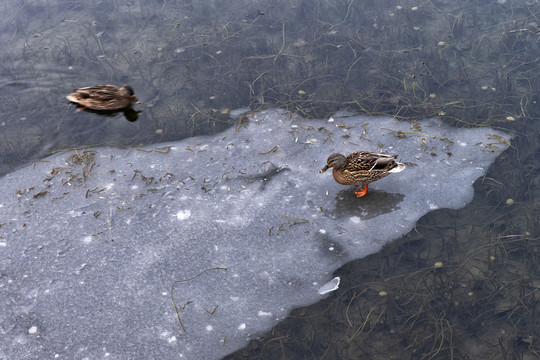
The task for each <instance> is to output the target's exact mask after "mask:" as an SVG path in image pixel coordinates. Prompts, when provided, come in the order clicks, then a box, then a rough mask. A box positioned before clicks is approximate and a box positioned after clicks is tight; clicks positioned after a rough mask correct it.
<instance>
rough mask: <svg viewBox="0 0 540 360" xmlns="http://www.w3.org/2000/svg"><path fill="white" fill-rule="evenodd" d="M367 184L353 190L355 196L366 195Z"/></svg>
mask: <svg viewBox="0 0 540 360" xmlns="http://www.w3.org/2000/svg"><path fill="white" fill-rule="evenodd" d="M368 185H369V184H368ZM368 185H366V187H364V188H363V189H360V190H357V191H355V192H354V193H355V194H356V197H362V196H364V195H366V193H367V188H368Z"/></svg>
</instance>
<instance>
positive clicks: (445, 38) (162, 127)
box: [0, 0, 540, 359]
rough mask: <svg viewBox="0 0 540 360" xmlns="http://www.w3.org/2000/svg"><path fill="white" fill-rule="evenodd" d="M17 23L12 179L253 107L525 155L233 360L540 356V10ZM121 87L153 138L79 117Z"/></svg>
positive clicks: (70, 5) (8, 164)
mask: <svg viewBox="0 0 540 360" xmlns="http://www.w3.org/2000/svg"><path fill="white" fill-rule="evenodd" d="M0 8H1V11H2V13H3V14H4V15H3V16H2V18H1V19H0V43H1V44H2V45H3V46H2V50H1V51H0V56H1V66H0V88H1V91H0V112H1V115H2V117H1V118H0V175H2V174H6V173H8V172H10V171H12V170H14V169H15V168H17V167H20V166H22V165H25V164H28V163H31V162H33V161H36V160H39V159H41V158H43V157H45V156H47V155H49V154H51V153H53V152H55V151H58V150H61V149H66V148H82V147H85V146H90V145H97V144H108V145H113V146H134V145H139V144H147V143H153V142H161V141H169V140H176V139H181V138H184V137H188V136H193V135H196V134H201V133H215V132H218V131H220V130H221V129H223V128H225V127H228V126H233V124H234V122H235V120H234V119H231V117H230V116H229V113H230V110H232V109H235V108H239V107H250V108H251V109H252V110H257V109H260V108H263V107H283V108H287V109H290V110H292V111H295V112H298V113H299V114H300V115H302V116H305V117H320V118H322V117H325V116H327V115H329V114H331V113H332V112H333V111H336V110H338V109H348V110H351V111H354V112H358V113H362V114H386V115H391V116H395V117H397V118H401V119H404V120H409V121H414V120H415V119H421V118H426V117H431V116H440V117H441V118H442V119H444V120H446V121H449V122H451V123H453V124H456V125H457V126H484V125H488V126H491V127H496V128H503V129H506V130H507V131H510V132H512V133H513V134H514V136H515V137H514V140H513V143H512V145H513V147H512V148H510V149H509V150H507V151H506V152H505V153H504V154H503V155H502V156H501V157H500V158H499V159H498V161H497V162H496V164H494V166H492V167H491V168H490V171H489V172H488V174H487V175H486V177H485V178H484V179H482V180H480V181H478V182H477V184H476V190H477V192H476V196H475V200H474V201H473V202H472V203H471V204H470V205H469V206H467V207H466V208H465V209H463V210H460V211H445V210H439V211H436V212H433V213H431V214H430V215H429V216H426V217H425V218H424V219H422V220H421V221H420V223H419V224H418V226H417V229H416V231H415V232H412V233H411V234H409V235H408V236H406V237H404V238H403V239H400V240H398V241H397V242H396V243H395V244H394V245H392V246H389V247H388V248H387V249H385V250H383V251H382V252H381V253H380V254H376V255H374V256H371V257H369V258H367V259H362V260H359V261H355V262H353V263H351V264H350V265H348V266H346V267H345V268H344V269H341V270H339V271H338V272H337V273H339V275H340V276H341V277H342V284H341V289H340V290H339V291H338V292H336V293H335V294H334V295H333V296H331V297H330V298H328V299H326V300H325V301H323V302H321V303H319V304H316V305H313V306H311V307H309V308H306V309H299V310H297V311H295V312H294V313H293V314H291V317H290V319H288V320H286V321H285V322H284V323H282V324H281V325H280V326H278V327H276V329H275V330H274V331H273V332H271V333H270V334H268V335H267V336H265V337H264V338H262V339H260V340H256V341H253V342H252V343H251V344H250V345H249V346H248V348H247V349H245V350H243V351H241V352H238V353H237V354H234V355H231V356H230V358H235V359H240V358H259V357H263V358H277V357H282V356H286V357H289V358H316V359H319V358H358V357H361V358H362V357H363V358H375V357H376V356H379V357H384V358H396V359H397V358H414V359H416V358H458V359H459V358H467V357H468V358H471V357H474V358H501V359H503V358H535V356H538V354H539V353H540V348H539V345H538V342H537V338H538V336H539V335H540V330H539V329H538V326H537V322H538V321H537V318H536V312H537V301H536V297H538V295H537V291H538V288H539V287H540V280H539V279H540V277H539V274H538V264H539V261H538V260H539V259H538V233H539V230H540V228H539V225H538V221H539V220H538V218H539V215H540V214H539V210H538V209H539V205H538V200H537V199H538V191H539V190H538V186H537V185H538V183H539V180H538V179H539V175H540V174H539V169H540V163H539V161H538V156H539V140H538V139H539V137H538V135H539V125H538V124H539V121H538V120H539V117H540V116H539V115H540V108H539V106H540V97H539V96H538V95H537V91H538V87H539V84H540V75H539V74H540V72H539V71H538V69H539V65H540V64H539V61H540V60H539V59H540V56H539V46H538V39H539V29H540V20H539V17H540V4H539V3H537V2H536V1H522V0H514V1H512V0H508V1H476V2H455V1H442V0H441V1H431V2H422V3H415V2H411V1H403V2H383V1H368V0H362V1H360V0H356V1H355V0H348V1H345V0H343V1H338V0H336V1H307V0H298V1H274V2H266V1H241V0H238V1H227V2H223V1H183V2H173V1H95V0H92V1H69V2H67V1H54V0H51V1H10V2H5V3H4V4H2V5H0ZM105 83H112V84H115V85H118V86H120V85H122V84H126V83H128V84H130V85H131V86H132V87H133V88H134V89H135V93H136V95H137V97H138V98H139V99H140V100H141V101H142V103H141V104H139V105H135V108H136V109H137V110H142V112H141V113H140V114H139V118H138V120H137V121H135V122H129V121H127V120H126V119H124V118H123V116H122V114H118V115H116V116H113V117H106V116H100V115H96V114H92V113H87V112H84V111H83V112H76V111H75V107H74V106H73V105H70V104H69V102H68V101H67V100H66V99H65V95H66V94H68V93H69V92H71V90H72V89H73V88H77V87H82V86H89V85H96V84H105ZM412 171H414V169H412ZM410 186H414V184H410ZM388 226H392V224H388ZM0 229H1V227H0ZM404 354H406V355H404Z"/></svg>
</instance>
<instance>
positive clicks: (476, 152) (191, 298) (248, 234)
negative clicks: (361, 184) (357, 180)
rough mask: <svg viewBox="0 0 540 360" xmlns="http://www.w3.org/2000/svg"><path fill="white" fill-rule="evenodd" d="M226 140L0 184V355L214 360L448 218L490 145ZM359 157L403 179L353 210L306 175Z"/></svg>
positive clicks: (271, 134)
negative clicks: (389, 165) (334, 158)
mask: <svg viewBox="0 0 540 360" xmlns="http://www.w3.org/2000/svg"><path fill="white" fill-rule="evenodd" d="M237 125H238V126H237V127H236V128H231V129H230V130H228V131H226V132H224V133H221V134H219V135H217V136H213V137H197V138H191V139H187V140H183V141H181V142H175V143H166V144H159V145H154V146H148V147H145V148H140V149H131V150H125V149H124V150H119V149H113V148H95V149H87V150H85V152H83V151H79V152H78V153H75V152H72V153H60V154H57V155H54V156H52V157H50V158H47V159H45V160H44V161H40V162H36V163H35V164H32V165H31V166H28V167H26V168H23V169H20V170H18V171H16V172H13V173H11V174H9V175H7V176H5V177H4V178H2V179H0V188H1V189H2V192H1V193H0V294H1V296H0V322H1V323H0V358H2V359H4V358H5V359H55V358H58V359H84V358H88V359H99V358H111V359H127V358H131V359H171V358H182V359H217V358H220V357H222V356H224V355H226V354H228V353H230V352H232V351H234V350H236V349H238V348H239V347H242V346H244V345H245V344H246V343H247V341H248V340H249V339H252V338H254V337H256V336H257V335H259V334H261V332H263V331H265V330H267V329H269V328H270V327H271V326H272V325H273V324H275V323H276V322H277V321H279V320H280V319H283V317H285V316H286V315H287V313H288V312H289V311H290V310H291V309H292V308H294V307H298V306H301V305H306V304H310V303H313V302H316V301H317V300H319V299H321V298H322V296H321V295H319V289H320V288H321V287H322V286H323V285H324V284H325V283H327V282H328V281H330V280H331V279H332V278H333V272H334V270H336V269H337V268H339V267H340V266H341V265H343V264H344V263H345V262H347V261H350V260H352V259H355V258H360V257H364V256H366V255H368V254H371V253H374V252H376V251H378V250H379V249H381V247H382V246H383V245H384V244H386V243H388V242H389V241H391V240H393V239H396V238H398V237H400V236H401V235H403V234H405V233H407V232H408V231H410V230H411V229H412V227H413V226H414V224H415V222H416V221H417V220H418V219H419V218H420V217H421V216H422V215H424V214H426V213H427V212H429V211H431V210H433V209H437V208H443V207H444V208H455V209H457V208H460V207H462V206H464V205H465V204H466V203H467V202H468V201H470V200H471V199H472V196H473V188H472V184H473V182H474V181H475V180H476V179H477V178H478V177H480V176H482V174H484V172H485V171H486V169H487V167H488V166H489V164H490V163H492V162H493V161H494V159H495V158H496V156H497V155H498V154H500V150H502V149H504V148H505V147H506V146H505V142H504V141H502V138H501V137H502V136H505V137H506V138H508V136H506V135H504V134H502V133H498V132H496V131H494V130H491V129H488V128H483V129H458V128H452V127H449V126H446V125H444V124H443V123H441V122H440V121H438V120H425V121H422V122H419V123H417V124H410V123H408V122H398V121H396V120H394V119H391V118H382V117H377V118H366V117H358V116H347V115H346V114H342V116H341V117H340V116H337V115H336V116H334V118H331V119H325V120H305V119H302V118H300V117H298V116H296V115H293V114H290V113H288V112H285V111H280V110H269V111H265V112H260V113H256V114H254V115H252V116H248V117H247V120H246V121H244V122H243V123H242V124H240V120H239V121H238V124H237ZM360 149H362V150H371V151H384V152H387V153H390V154H399V155H400V161H402V162H405V163H406V164H407V168H406V169H405V170H404V171H403V172H401V173H398V174H391V175H390V176H388V177H386V178H384V179H382V180H380V181H377V182H375V183H373V184H372V185H371V186H370V190H369V192H368V193H367V195H366V196H365V197H363V198H356V197H355V195H354V192H353V188H352V187H347V186H342V185H339V184H337V183H336V182H335V181H334V180H333V178H332V175H331V173H330V171H328V172H326V173H324V174H320V173H319V170H320V169H321V168H322V167H323V166H324V164H325V161H326V158H327V156H328V155H329V154H331V153H333V152H336V151H339V152H342V153H344V154H347V153H349V152H352V151H356V150H360ZM491 150H496V151H491ZM225 269H226V270H225ZM205 270H206V271H205ZM198 274H200V275H199V276H197V275H198ZM336 275H339V274H336ZM180 280H187V281H181V282H176V283H175V281H180ZM173 283H174V301H175V303H176V305H177V308H178V311H179V314H180V316H181V321H182V324H183V326H184V328H185V332H183V331H182V328H181V326H180V322H179V320H178V318H177V314H176V311H175V309H174V307H173V304H172V302H171V295H170V291H171V286H172V285H173Z"/></svg>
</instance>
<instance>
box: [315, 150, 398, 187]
mask: <svg viewBox="0 0 540 360" xmlns="http://www.w3.org/2000/svg"><path fill="white" fill-rule="evenodd" d="M396 158H397V155H386V154H376V153H372V152H369V151H356V152H353V153H351V154H349V155H347V156H346V157H345V156H344V155H342V154H339V153H335V154H332V155H330V156H329V157H328V160H327V161H326V166H325V167H324V168H323V169H322V170H321V171H320V172H321V173H322V172H325V171H326V170H328V169H329V168H333V170H332V175H333V176H334V179H335V180H336V181H337V182H338V183H339V184H342V185H355V186H362V187H365V188H364V189H360V190H359V191H357V192H355V194H356V195H357V196H358V197H360V196H363V195H365V193H366V192H367V185H368V184H369V183H371V182H373V181H376V180H379V179H382V178H383V177H385V176H387V175H389V174H390V173H392V172H400V171H401V170H403V169H404V168H405V165H403V164H401V163H398V162H396V161H395V159H396Z"/></svg>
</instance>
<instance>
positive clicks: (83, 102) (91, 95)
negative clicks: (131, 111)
mask: <svg viewBox="0 0 540 360" xmlns="http://www.w3.org/2000/svg"><path fill="white" fill-rule="evenodd" d="M74 91H75V92H74V93H72V94H69V95H67V96H66V98H67V99H68V100H69V101H71V102H74V103H76V104H77V105H79V106H81V107H83V108H88V109H90V110H103V111H115V110H121V109H125V108H127V107H129V106H131V103H132V102H133V101H135V102H136V103H137V104H138V103H139V101H138V100H137V98H136V97H135V93H134V91H133V88H132V87H131V86H129V85H124V86H122V87H121V88H117V87H116V86H114V85H96V86H89V87H84V88H79V89H75V90H74Z"/></svg>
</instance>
